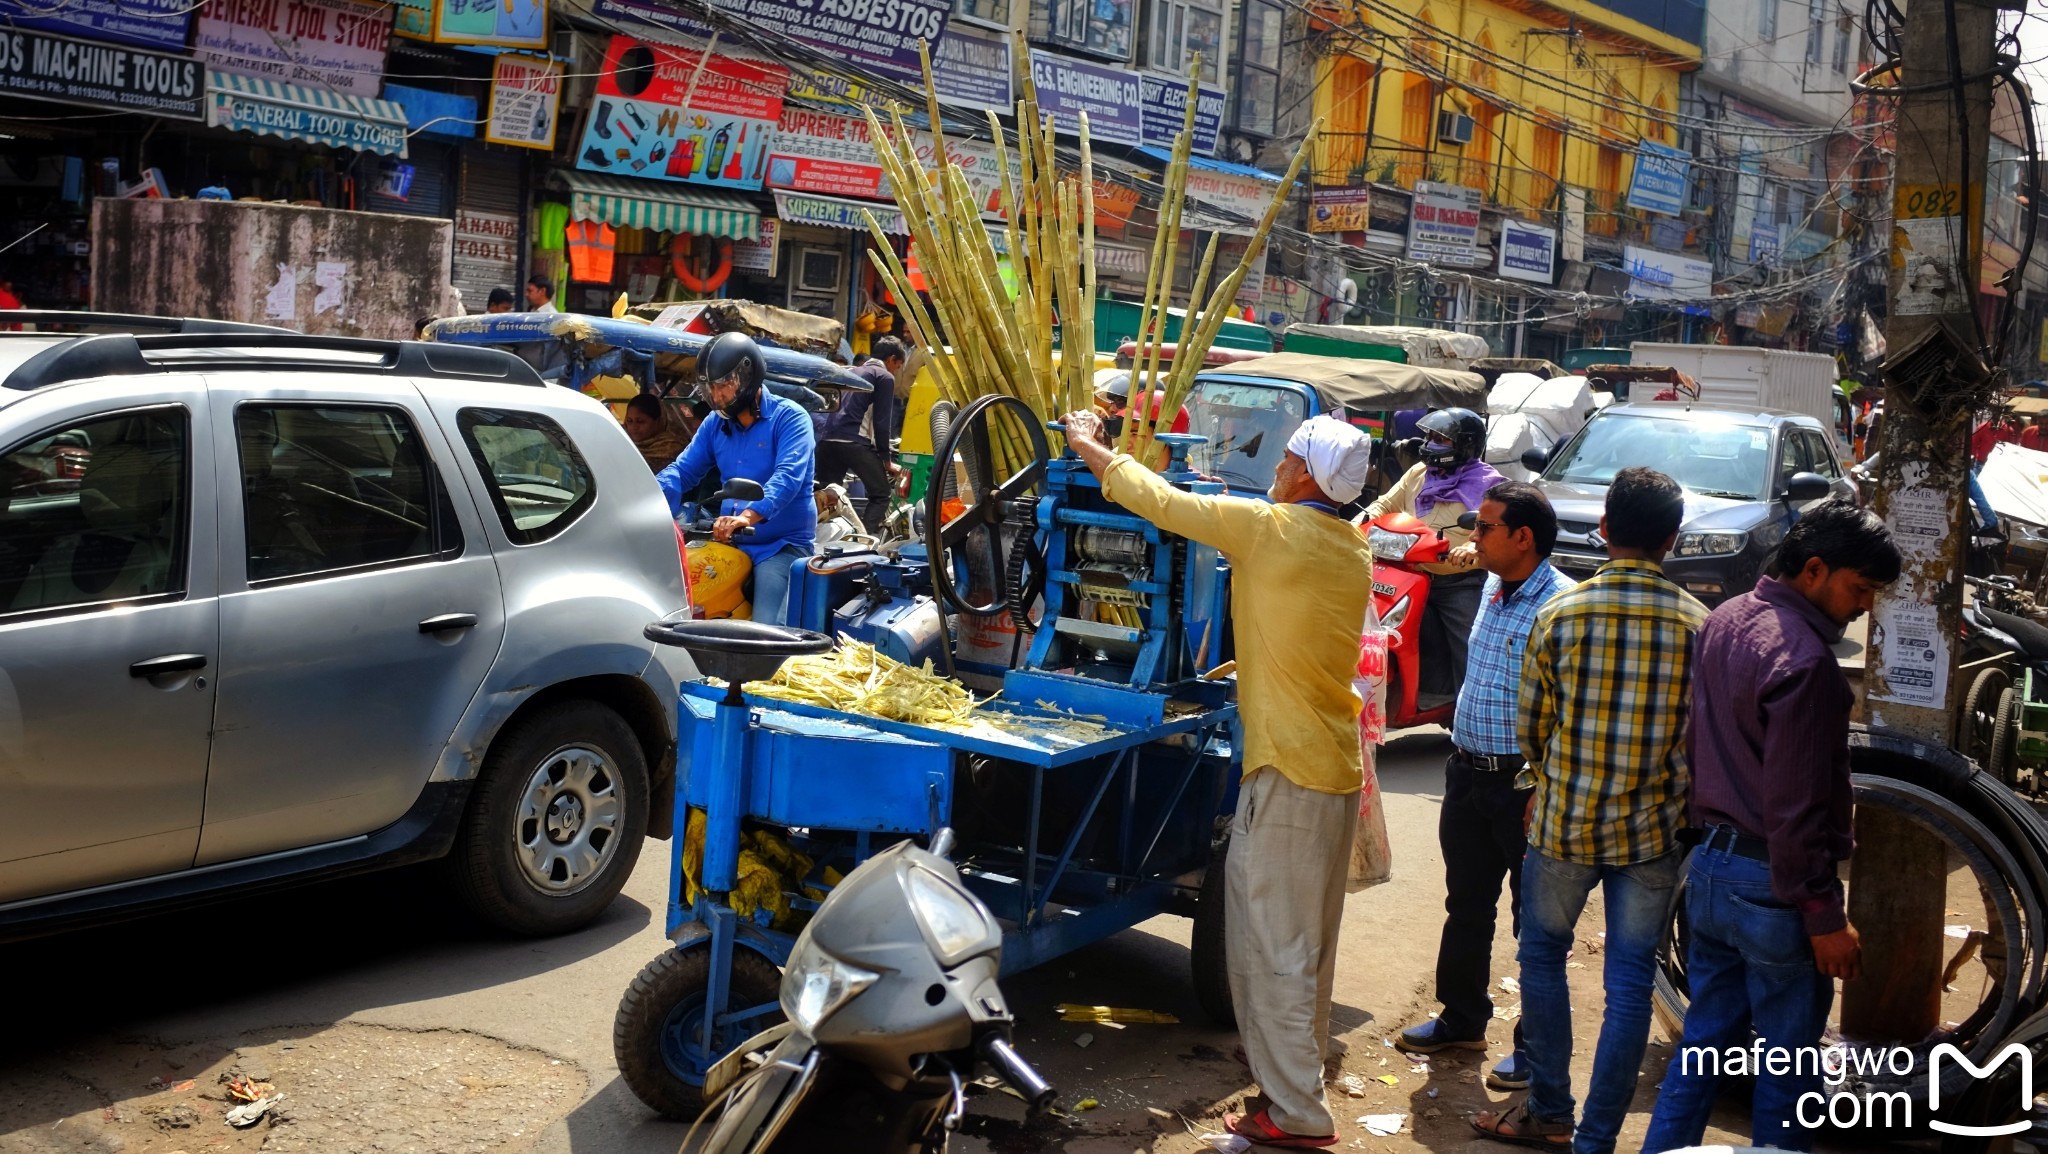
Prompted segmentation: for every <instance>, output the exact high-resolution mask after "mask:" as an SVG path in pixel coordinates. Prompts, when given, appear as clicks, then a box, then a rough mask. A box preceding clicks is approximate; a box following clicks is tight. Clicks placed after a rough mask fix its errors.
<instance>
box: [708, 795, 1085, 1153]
mask: <svg viewBox="0 0 2048 1154" xmlns="http://www.w3.org/2000/svg"><path fill="white" fill-rule="evenodd" d="M952 844H953V834H952V831H951V830H948V829H942V830H940V831H939V833H938V835H937V836H935V837H934V838H933V839H932V848H931V849H930V850H924V849H920V848H918V846H917V844H916V843H915V842H910V841H904V842H899V843H897V844H896V845H894V846H891V847H890V848H888V849H885V850H883V851H881V852H880V853H877V854H876V855H875V856H873V857H871V858H869V859H868V860H867V861H866V862H864V863H863V864H862V865H861V866H860V867H859V868H857V869H855V870H854V871H853V872H852V873H850V874H848V875H846V877H845V879H844V880H842V881H841V882H840V883H839V885H838V886H837V887H835V888H834V889H833V891H832V893H831V895H830V896H829V897H827V898H826V899H825V902H824V903H823V904H822V905H821V906H819V908H818V912H817V913H816V914H815V915H814V916H813V917H812V918H811V921H810V924H808V925H807V926H805V927H804V930H803V933H802V934H800V935H799V936H798V938H797V941H796V946H795V948H794V949H793V950H792V951H791V953H790V957H789V964H788V966H787V967H785V968H784V970H783V974H782V985H781V990H780V999H779V1000H780V1002H781V1006H782V1012H783V1014H784V1015H785V1016H787V1018H788V1021H787V1022H785V1023H783V1024H782V1025H779V1026H776V1027H775V1028H773V1029H771V1030H768V1031H766V1032H764V1033H761V1034H759V1035H756V1036H755V1037H754V1038H752V1039H749V1040H748V1041H747V1042H745V1043H743V1044H742V1045H741V1046H740V1047H739V1049H738V1050H735V1051H734V1052H733V1053H732V1054H731V1055H728V1056H727V1057H726V1058H725V1059H724V1060H722V1061H721V1062H719V1063H718V1065H716V1066H714V1067H712V1069H711V1071H710V1073H709V1075H708V1076H707V1077H706V1079H705V1085H704V1093H705V1098H706V1100H707V1101H709V1102H710V1105H709V1106H708V1107H707V1108H706V1109H705V1112H704V1114H703V1116H702V1117H700V1118H698V1120H697V1123H696V1125H694V1126H692V1127H691V1130H692V1136H694V1132H695V1131H696V1129H698V1128H699V1127H702V1126H705V1125H706V1124H707V1123H708V1124H709V1125H710V1137H709V1138H708V1139H706V1141H705V1143H704V1145H703V1146H702V1147H701V1151H702V1154H774V1152H778V1151H783V1152H790V1154H795V1152H803V1154H810V1152H812V1151H820V1150H831V1151H834V1152H835V1154H863V1152H867V1151H874V1152H878V1154H942V1152H943V1151H944V1150H945V1149H946V1146H947V1142H948V1139H949V1136H950V1135H951V1133H952V1132H953V1131H954V1130H955V1129H956V1128H957V1127H958V1126H959V1123H960V1119H961V1116H962V1115H963V1114H964V1113H965V1110H966V1085H967V1083H969V1082H971V1081H973V1080H974V1078H975V1077H976V1075H977V1073H978V1071H979V1070H980V1069H981V1068H983V1067H984V1066H985V1067H987V1068H988V1069H989V1070H990V1071H991V1072H993V1073H994V1074H995V1075H996V1076H997V1077H998V1078H1000V1079H1001V1080H1002V1081H1003V1082H1004V1083H1005V1084H1006V1085H1008V1086H1009V1087H1010V1088H1011V1089H1013V1090H1015V1091H1016V1092H1017V1094H1018V1095H1019V1096H1020V1097H1022V1098H1023V1099H1024V1101H1025V1102H1026V1103H1027V1104H1029V1105H1030V1107H1031V1109H1032V1110H1034V1111H1037V1110H1040V1109H1043V1108H1045V1107H1046V1106H1049V1105H1050V1104H1051V1103H1052V1100H1053V1098H1054V1097H1055V1096H1056V1092H1055V1091H1054V1089H1053V1088H1052V1086H1050V1085H1049V1084H1047V1083H1046V1081H1045V1079H1044V1078H1042V1077H1040V1076H1039V1075H1038V1073H1037V1071H1035V1070H1033V1069H1032V1068H1031V1065H1030V1063H1028V1062H1026V1061H1025V1060H1024V1059H1023V1058H1022V1057H1020V1056H1019V1055H1018V1054H1017V1052H1016V1051H1015V1050H1013V1049H1011V1047H1010V1028H1011V1022H1012V1018H1011V1014H1010V1010H1009V1007H1008V1005H1007V1004H1006V1003H1005V1002H1004V1001H1003V994H1002V991H1001V990H1000V989H999V988H997V985H996V974H997V971H998V970H999V969H1000V966H1001V961H1002V947H1003V935H1002V929H1001V927H999V926H998V925H997V924H996V920H995V918H994V917H993V916H992V915H991V914H990V913H989V911H988V907H986V906H984V905H983V904H982V903H981V902H980V901H979V900H978V899H976V898H975V897H974V895H972V894H971V893H969V892H968V891H967V889H966V887H965V886H964V885H962V884H961V881H960V874H959V871H958V870H956V869H955V868H954V867H953V864H952V862H950V861H948V860H947V855H948V854H950V852H951V849H952ZM750 1064H751V1069H749V1068H748V1067H749V1065H750ZM683 1147H684V1148H685V1149H689V1148H690V1141H689V1137H685V1139H684V1140H683Z"/></svg>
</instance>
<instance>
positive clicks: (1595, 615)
mask: <svg viewBox="0 0 2048 1154" xmlns="http://www.w3.org/2000/svg"><path fill="white" fill-rule="evenodd" d="M1684 512H1685V500H1684V490H1682V489H1680V488H1679V486H1678V483H1677V482H1676V481H1673V480H1672V479H1671V478H1669V477H1667V476H1665V475H1664V474H1662V473H1659V472H1657V471H1656V470H1654V469H1644V468H1633V469H1623V470H1622V471H1621V472H1620V473H1618V474H1616V475H1615V478H1614V482H1613V484H1612V485H1610V486H1609V487H1608V490H1607V513H1606V516H1605V517H1603V518H1601V521H1600V533H1601V535H1602V536H1603V537H1605V538H1606V539H1607V543H1608V558H1609V560H1608V562H1607V563H1606V564H1605V565H1602V566H1601V567H1600V571H1599V572H1598V573H1596V574H1594V575H1593V577H1592V578H1591V579H1590V580H1588V581H1587V582H1586V583H1585V584H1583V585H1580V586H1579V587H1578V588H1576V589H1573V590H1571V591H1570V592H1568V593H1565V594H1563V595H1562V596H1560V597H1558V598H1557V599H1555V600H1553V601H1552V602H1551V603H1550V604H1549V605H1547V606H1545V607H1544V609H1543V612H1542V613H1540V614H1539V615H1538V616H1537V618H1536V627H1535V630H1534V632H1532V633H1531V634H1530V637H1529V652H1528V655H1527V657H1526V658H1525V659H1524V662H1523V667H1522V699H1521V712H1522V718H1521V726H1520V738H1521V747H1522V756H1523V757H1524V758H1525V759H1527V761H1528V763H1529V764H1528V768H1526V769H1524V770H1523V771H1522V781H1523V784H1526V785H1530V786H1533V787H1534V789H1535V793H1534V795H1533V796H1532V797H1531V798H1530V810H1529V813H1530V819H1529V852H1528V854H1527V855H1526V856H1525V857H1524V858H1523V862H1522V938H1521V949H1520V951H1519V956H1520V958H1521V962H1522V1027H1523V1031H1522V1032H1523V1039H1524V1043H1525V1045H1526V1046H1527V1049H1528V1059H1529V1072H1530V1086H1529V1097H1528V1099H1527V1100H1526V1101H1524V1102H1522V1103H1521V1104H1519V1105H1517V1106H1515V1107H1514V1108H1512V1109H1509V1110H1507V1111H1505V1112H1503V1113H1501V1114H1498V1115H1496V1114H1492V1113H1486V1114H1481V1115H1479V1116H1478V1117H1477V1118H1475V1119H1473V1122H1472V1124H1473V1126H1474V1128H1476V1129H1477V1130H1478V1131H1479V1132H1480V1133H1481V1134H1484V1135H1486V1136H1487V1137H1490V1138H1502V1139H1507V1140H1510V1141H1515V1142H1520V1143H1523V1144H1534V1145H1546V1144H1547V1145H1553V1146H1556V1147H1557V1148H1559V1149H1564V1148H1565V1147H1567V1146H1569V1147H1571V1148H1572V1149H1574V1150H1575V1151H1577V1152H1578V1154H1612V1152H1613V1150H1614V1142H1615V1139H1616V1138H1617V1137H1618V1136H1619V1135H1620V1133H1621V1122H1622V1118H1623V1117H1624V1116H1625V1115H1626V1114H1627V1112H1628V1106H1629V1102H1630V1100H1631V1099H1633V1098H1634V1097H1635V1092H1636V1076H1637V1072H1638V1071H1639V1070H1640V1069H1641V1068H1642V1064H1643V1050H1644V1048H1645V1047H1646V1046H1647V1044H1648V1042H1649V1037H1650V990H1651V985H1652V982H1653V981H1654V978H1655V970H1656V951H1657V941H1658V939H1659V938H1660V937H1661V936H1662V934H1663V929H1664V919H1665V917H1666V915H1667V914H1668V913H1669V910H1670V903H1671V896H1672V892H1673V890H1674V889H1675V888H1676V887H1677V885H1678V877H1679V869H1680V866H1681V864H1682V863H1683V861H1684V858H1685V854H1684V850H1683V849H1681V848H1680V846H1679V841H1678V831H1679V829H1680V827H1681V825H1682V824H1683V822H1684V820H1685V802H1686V790H1687V787H1688V785H1689V774H1688V772H1687V769H1686V754H1685V749H1686V744H1685V743H1686V724H1687V719H1688V716H1689V713H1690V702H1691V696H1692V656H1693V639H1694V637H1695V636H1696V635H1697V634H1698V633H1699V629H1700V626H1701V625H1702V624H1704V623H1705V621H1706V619H1707V610H1706V607H1705V606H1703V605H1701V604H1700V603H1699V602H1698V601H1696V600H1694V599H1693V598H1692V596H1691V595H1690V594H1688V593H1686V592H1685V591H1684V590H1682V589H1680V588H1679V587H1678V586H1677V585H1675V584H1673V583H1672V582H1671V581H1670V580H1669V579H1667V578H1666V577H1665V576H1664V571H1663V569H1662V568H1661V563H1662V561H1663V560H1664V556H1665V554H1667V553H1668V552H1670V550H1671V547H1672V545H1673V543H1674V542H1675V541H1676V540H1677V537H1678V526H1679V522H1680V521H1681V520H1682V518H1683V516H1684ZM1594 886H1600V887H1601V889H1602V892H1603V894H1604V896H1605V899H1606V906H1607V938H1606V943H1605V954H1606V956H1605V959H1604V961H1605V966H1606V973H1605V983H1604V984H1605V987H1606V995H1607V999H1606V1000H1607V1007H1606V1009H1607V1013H1606V1018H1605V1020H1604V1021H1603V1022H1602V1023H1601V1027H1600V1042H1599V1046H1598V1048H1597V1049H1596V1050H1595V1051H1594V1054H1593V1080H1592V1083H1591V1086H1590V1088H1589V1089H1588V1091H1587V1094H1586V1108H1585V1112H1584V1114H1583V1115H1582V1116H1581V1118H1580V1119H1579V1124H1578V1128H1577V1130H1576V1132H1574V1130H1573V1125H1572V1116H1573V1108H1574V1105H1575V1104H1574V1102H1573V1100H1572V1092H1571V1061H1572V1015H1571V993H1570V991H1569V989H1568V988H1567V987H1566V984H1565V957H1566V955H1567V954H1569V953H1570V952H1571V949H1572V945H1573V942H1574V939H1575V937H1576V934H1577V930H1578V923H1579V914H1580V912H1581V911H1582V910H1584V909H1585V905H1586V896H1587V895H1588V894H1590V893H1592V892H1593V887H1594Z"/></svg>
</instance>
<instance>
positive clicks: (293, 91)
mask: <svg viewBox="0 0 2048 1154" xmlns="http://www.w3.org/2000/svg"><path fill="white" fill-rule="evenodd" d="M206 122H207V123H208V124H210V125H213V126H214V127H215V128H233V129H237V130H240V131H242V132H254V133H258V134H260V135H263V136H276V137H281V138H282V139H285V140H303V141H306V142H307V143H309V144H326V145H331V146H333V147H335V148H348V149H354V150H355V151H357V152H375V153H379V154H381V155H384V156H404V155H405V136H406V127H405V109H404V108H403V107H402V106H400V105H399V104H398V103H397V102H396V101H391V100H378V99H375V98H374V97H368V96H350V95H347V94H346V93H340V92H330V91H327V90H326V89H321V88H307V87H304V86H302V85H298V84H284V83H281V82H279V81H276V80H264V79H262V78H260V77H255V76H243V75H242V74H240V73H238V72H221V71H218V70H216V69H208V70H207V72H206Z"/></svg>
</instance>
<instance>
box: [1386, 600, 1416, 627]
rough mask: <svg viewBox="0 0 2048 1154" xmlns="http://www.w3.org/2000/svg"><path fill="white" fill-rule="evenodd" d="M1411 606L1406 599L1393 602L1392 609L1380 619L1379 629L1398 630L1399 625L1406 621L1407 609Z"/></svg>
mask: <svg viewBox="0 0 2048 1154" xmlns="http://www.w3.org/2000/svg"><path fill="white" fill-rule="evenodd" d="M1411 604H1412V603H1411V602H1410V601H1409V600H1408V598H1406V597H1403V598H1401V599H1400V600H1399V601H1396V602H1394V607H1393V608H1392V609H1389V610H1387V615H1386V616H1385V617H1382V618H1380V628H1382V629H1386V630H1394V629H1399V628H1400V627H1401V623H1402V622H1403V621H1406V620H1408V609H1409V607H1410V605H1411Z"/></svg>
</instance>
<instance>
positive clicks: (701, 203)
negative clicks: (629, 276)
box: [561, 170, 761, 240]
mask: <svg viewBox="0 0 2048 1154" xmlns="http://www.w3.org/2000/svg"><path fill="white" fill-rule="evenodd" d="M561 178H562V183H564V184H566V185H568V186H569V217H570V219H572V220H595V221H600V222H602V223H604V224H609V225H613V226H615V227H618V228H651V229H653V230H654V231H656V232H686V233H692V234H695V235H697V236H723V237H730V238H731V239H733V240H758V239H760V237H761V210H760V209H758V208H755V207H754V206H753V205H752V204H750V203H748V202H747V201H745V200H742V199H740V198H739V197H737V196H733V195H731V194H729V193H722V192H714V191H711V190H710V189H703V188H691V187H690V186H689V185H686V184H681V183H675V182H668V181H659V180H633V179H631V178H628V177H623V176H601V175H599V174H597V173H594V172H577V171H573V170H571V171H565V172H563V173H561Z"/></svg>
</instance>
